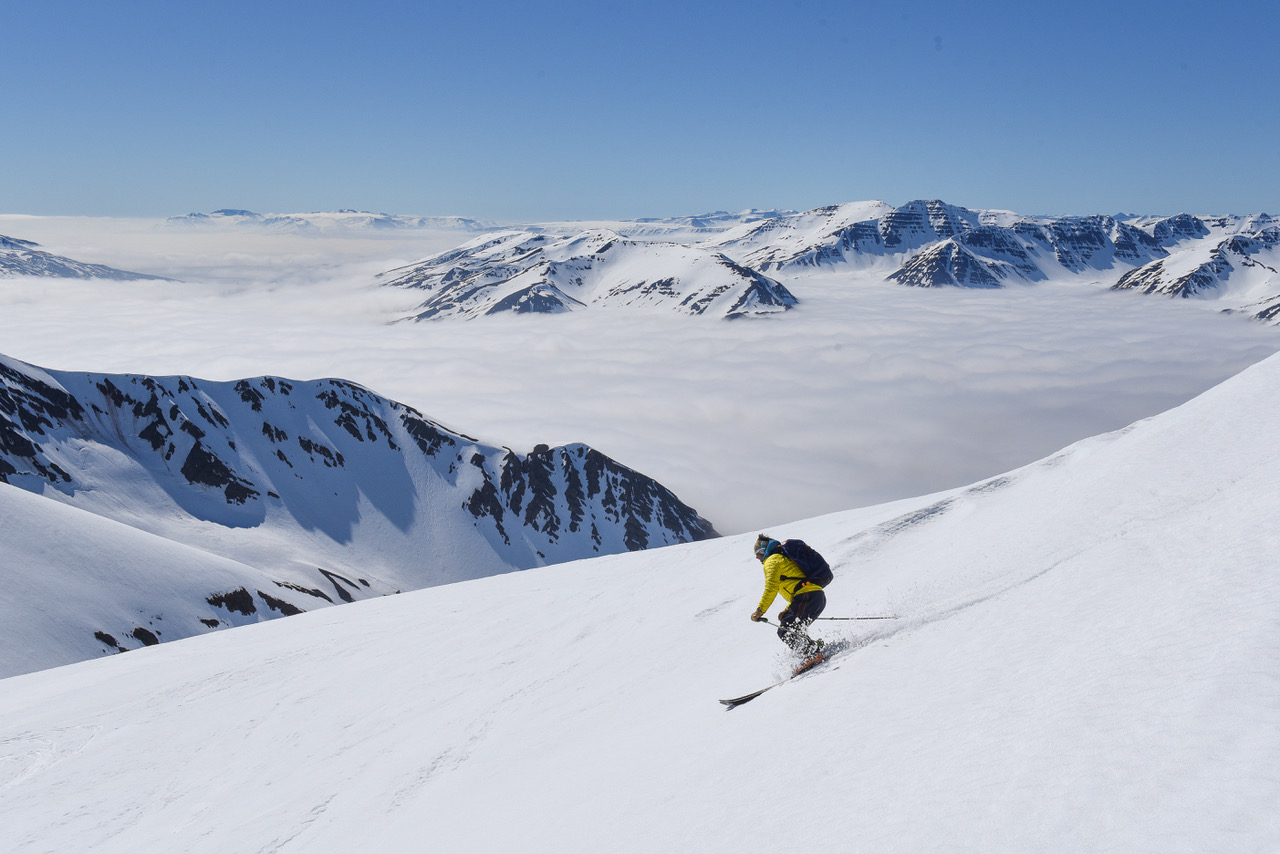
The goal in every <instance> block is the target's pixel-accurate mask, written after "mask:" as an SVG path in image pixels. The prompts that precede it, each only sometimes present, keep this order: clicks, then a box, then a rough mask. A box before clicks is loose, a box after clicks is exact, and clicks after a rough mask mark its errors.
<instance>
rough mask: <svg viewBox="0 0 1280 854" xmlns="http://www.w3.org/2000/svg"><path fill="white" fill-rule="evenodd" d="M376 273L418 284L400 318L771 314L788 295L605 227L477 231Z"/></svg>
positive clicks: (759, 278) (698, 251)
mask: <svg viewBox="0 0 1280 854" xmlns="http://www.w3.org/2000/svg"><path fill="white" fill-rule="evenodd" d="M382 278H384V279H386V281H385V282H383V284H385V285H386V286H388V287H398V288H414V289H421V290H424V291H426V292H427V298H426V299H425V300H424V301H423V302H422V303H421V304H419V306H418V307H417V309H416V310H415V311H414V313H413V314H412V315H410V316H409V318H407V319H412V320H431V319H437V318H446V317H460V318H474V317H482V316H486V315H496V314H503V313H514V314H528V313H537V314H554V313H561V312H566V311H578V310H583V309H612V310H646V309H647V310H660V311H674V312H678V313H681V314H688V315H705V316H709V317H720V318H726V319H734V318H741V317H750V316H760V315H767V314H775V313H778V312H782V311H786V310H787V309H789V308H790V307H791V306H793V305H795V303H796V299H795V297H794V296H792V295H791V293H790V292H789V291H787V289H786V288H784V287H783V286H782V285H781V284H779V283H778V282H776V281H774V280H773V279H770V278H768V277H767V276H764V275H762V274H760V273H758V272H756V271H755V270H752V269H750V268H748V267H746V266H743V265H741V264H738V263H736V262H734V261H732V260H731V259H730V258H728V257H726V256H725V255H724V254H723V253H720V252H716V251H713V250H710V249H707V248H703V247H700V246H689V245H684V244H679V243H667V242H660V241H642V240H635V239H631V238H625V237H622V236H621V235H619V234H617V233H616V232H613V231H610V230H607V229H595V230H590V231H584V232H581V233H579V234H574V235H570V236H567V237H554V236H551V235H547V234H538V233H534V232H527V231H517V232H505V233H501V234H497V235H486V236H484V237H480V238H476V239H475V240H472V241H470V242H468V243H465V244H463V245H462V246H461V247H459V248H457V249H454V250H450V251H448V252H444V253H441V254H439V255H435V256H433V257H430V258H427V259H425V260H423V261H420V262H418V263H416V264H413V265H410V266H408V267H404V268H401V269H398V270H392V271H390V272H388V273H384V274H383V276H382Z"/></svg>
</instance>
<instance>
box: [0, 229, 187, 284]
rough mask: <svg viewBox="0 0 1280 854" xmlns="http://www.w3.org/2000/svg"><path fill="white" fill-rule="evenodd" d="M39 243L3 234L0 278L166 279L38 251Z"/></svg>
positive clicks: (0, 235)
mask: <svg viewBox="0 0 1280 854" xmlns="http://www.w3.org/2000/svg"><path fill="white" fill-rule="evenodd" d="M39 246H40V244H38V243H33V242H32V241H30V240H19V239H18V238H16V237H5V236H4V235H3V234H0V279H12V278H15V277H17V276H34V277H39V278H49V279H116V280H119V281H132V280H138V279H156V280H163V278H164V277H163V276H148V275H146V274H145V273H130V272H129V271H127V270H117V269H115V268H114V267H107V266H105V265H102V264H86V263H84V262H83V261H75V260H72V259H71V258H63V257H62V256H61V255H54V254H52V253H50V252H45V251H44V250H42V249H40V248H39Z"/></svg>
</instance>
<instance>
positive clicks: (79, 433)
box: [0, 357, 716, 672]
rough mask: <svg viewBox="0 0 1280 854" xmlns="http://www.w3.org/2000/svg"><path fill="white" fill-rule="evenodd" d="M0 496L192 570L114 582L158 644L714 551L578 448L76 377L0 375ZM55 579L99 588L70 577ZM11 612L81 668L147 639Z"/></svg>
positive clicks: (305, 403) (315, 386)
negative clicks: (53, 504)
mask: <svg viewBox="0 0 1280 854" xmlns="http://www.w3.org/2000/svg"><path fill="white" fill-rule="evenodd" d="M0 481H3V482H5V483H8V484H10V485H12V486H15V487H20V488H22V489H25V490H28V491H30V492H32V493H36V494H40V495H43V496H45V498H42V499H41V500H46V501H47V500H49V499H56V500H57V501H59V502H61V503H64V504H67V505H70V506H71V507H72V508H77V509H78V510H80V511H89V512H90V513H94V514H97V515H99V516H102V517H105V518H107V519H111V520H115V521H116V522H118V523H122V524H124V525H128V526H131V527H133V528H136V529H138V530H139V531H141V532H146V533H147V534H150V535H154V536H155V537H163V538H166V539H167V540H170V541H172V542H173V543H179V544H183V545H184V547H191V549H192V550H193V549H200V550H203V551H204V552H206V553H208V554H205V555H204V556H203V557H202V558H201V560H198V561H195V562H191V561H189V560H184V561H182V562H181V563H179V564H175V565H165V566H159V567H156V569H157V571H156V572H153V573H151V574H150V575H149V576H147V577H146V578H138V577H136V576H137V573H134V576H135V577H134V578H133V579H132V580H130V581H129V582H128V584H129V585H132V587H133V588H137V587H139V586H140V587H142V588H146V587H150V589H151V590H152V592H153V595H152V597H151V599H149V600H148V602H149V604H148V605H147V606H146V608H147V609H150V610H149V611H148V613H163V614H166V615H169V616H168V617H167V618H166V620H167V621H166V623H165V628H166V629H168V632H167V633H166V634H165V636H164V639H166V640H167V639H171V638H173V637H183V636H186V635H190V634H193V633H195V632H199V631H204V630H207V628H212V627H216V626H218V625H225V624H227V623H228V622H234V621H235V620H236V617H234V616H233V615H234V614H235V613H240V614H241V615H242V616H248V615H251V614H255V613H256V614H260V615H265V616H271V615H277V614H279V613H296V612H297V611H300V610H309V609H311V608H313V607H317V606H319V605H325V604H329V603H331V602H334V601H339V600H347V601H350V600H353V599H360V598H365V597H368V596H376V595H382V594H385V593H388V592H395V591H398V590H405V589H412V588H419V587H424V586H429V585H433V584H442V583H446V582H452V581H458V580H461V579H467V578H476V577H480V576H485V575H491V574H494V573H500V572H506V571H510V570H513V569H524V568H529V567H534V566H541V565H544V564H548V563H554V562H558V561H564V560H571V559H575V558H581V557H587V556H591V555H596V554H609V553H614V552H620V551H627V550H634V549H644V548H650V547H655V546H661V545H667V544H671V543H681V542H688V541H691V540H699V539H704V538H707V537H712V536H715V535H716V534H715V531H714V530H713V529H712V527H711V525H710V524H709V523H708V522H707V521H706V520H705V519H703V518H701V517H700V516H699V515H698V514H697V513H695V512H694V511H693V510H692V509H691V508H689V507H688V506H686V505H684V504H683V503H681V502H680V501H679V499H677V498H676V496H675V495H673V494H672V493H671V492H670V491H669V490H667V489H665V488H664V487H662V486H661V485H660V484H658V483H656V482H654V481H653V480H651V479H650V478H648V477H645V476H644V475H642V474H640V473H638V472H636V471H633V470H631V469H629V468H627V467H625V466H622V465H620V464H619V463H617V462H615V461H614V460H612V459H610V458H608V457H606V456H605V455H603V454H601V453H599V452H598V451H595V450H594V449H592V448H589V447H587V446H585V445H580V444H575V445H568V446H563V447H555V448H552V447H548V446H546V445H539V446H538V447H536V448H534V449H533V450H532V451H530V452H529V453H526V454H518V453H516V452H515V451H512V450H511V449H509V448H501V447H495V446H493V445H489V444H486V443H483V442H480V441H477V440H475V439H472V438H470V437H467V436H464V435H462V434H460V433H457V432H455V431H452V430H449V429H447V428H445V427H443V426H441V425H439V424H436V423H434V422H432V421H430V420H429V419H427V418H425V417H424V416H423V415H422V414H421V413H419V412H417V411H416V410H414V409H412V408H410V407H407V406H404V405H402V404H399V403H396V402H394V401H390V400H387V399H385V398H382V397H379V396H378V395H376V394H374V393H372V392H370V391H369V390H367V389H364V388H361V387H360V386H357V385H354V384H352V383H348V382H344V381H340V380H318V381H309V382H298V381H292V380H284V379H280V378H275V377H259V378H256V379H246V380H241V381H239V382H224V383H216V382H206V381H203V380H197V379H193V378H190V377H148V376H136V375H105V374H78V373H69V372H55V371H44V370H41V369H39V368H35V367H32V366H30V365H26V364H23V363H21V362H17V361H14V360H11V359H7V358H4V357H0ZM10 500H12V499H10ZM68 518H70V517H68ZM69 527H70V526H69ZM77 527H78V526H77ZM68 536H70V532H68ZM138 536H142V535H141V534H139V535H138ZM50 547H52V546H50ZM175 548H176V547H175ZM82 551H83V552H84V553H91V552H92V551H93V547H92V545H91V544H89V543H86V544H85V545H84V547H83V549H82ZM210 555H218V556H220V557H221V558H223V559H222V560H220V561H213V562H214V563H216V564H217V566H218V568H219V569H218V572H216V573H213V574H209V573H207V572H204V571H203V570H202V569H201V567H202V566H206V565H209V564H210V562H211V561H212V560H213V559H212V558H211V557H210ZM232 563H234V564H236V565H237V566H235V567H232V566H231V564H232ZM249 567H252V568H253V569H249ZM233 570H234V571H233ZM48 573H50V574H53V573H54V570H52V569H50V570H48ZM228 573H230V574H228ZM237 573H238V574H237ZM246 573H248V576H249V577H250V579H251V580H245V577H246ZM57 576H58V580H57V582H56V583H58V584H72V583H74V582H73V579H75V578H77V577H79V578H82V579H84V580H85V583H86V584H87V583H90V582H91V581H92V582H93V583H95V584H97V583H99V582H104V574H103V573H102V572H101V571H99V570H97V569H95V568H93V567H84V566H82V565H79V564H77V563H75V562H68V563H67V564H65V565H62V566H61V568H60V569H59V570H58V572H57ZM227 578H232V579H238V580H237V581H236V583H234V584H232V583H231V582H230V581H227V580H225V579H227ZM108 588H109V585H107V587H103V588H102V589H97V588H95V589H96V591H97V592H96V594H95V595H99V596H102V597H106V598H110V597H111V596H112V595H113V594H112V591H111V590H110V589H108ZM131 589H132V588H131ZM215 600H216V601H215ZM131 601H132V600H131ZM24 604H25V605H26V607H28V608H31V609H33V611H34V612H37V613H43V614H44V615H46V617H47V618H48V619H49V621H50V623H49V626H48V627H46V629H44V630H42V632H41V637H42V638H43V639H44V640H45V641H46V642H49V643H51V644H53V643H55V642H54V641H53V640H51V638H54V637H60V636H61V635H60V633H61V632H64V631H65V628H64V627H65V626H67V625H75V626H78V627H79V629H78V630H79V631H81V634H82V635H84V637H81V636H77V637H76V638H74V639H73V640H74V641H75V642H74V643H72V644H71V646H70V647H69V648H70V649H74V650H78V651H79V652H80V653H81V654H80V655H79V656H78V657H83V652H84V641H85V640H86V637H92V636H93V635H94V634H95V633H96V632H101V633H102V634H104V635H106V636H107V638H110V639H114V640H108V639H104V638H101V637H100V638H99V640H100V641H101V645H100V646H99V647H97V648H98V649H102V648H103V647H104V646H105V647H106V648H110V649H114V648H116V647H117V646H120V645H127V644H128V643H133V641H126V638H134V639H136V641H137V642H138V643H145V642H146V640H145V638H139V637H138V635H137V632H135V630H136V629H142V630H144V631H151V630H150V629H148V628H147V626H146V625H144V624H143V623H141V622H138V621H139V620H142V619H143V617H144V616H145V615H144V614H135V615H134V616H132V617H130V618H129V619H128V620H122V621H120V620H118V621H117V622H114V623H111V624H105V623H98V624H93V625H82V623H83V622H84V615H83V614H80V613H75V612H74V611H72V610H68V608H69V607H70V606H69V605H64V604H63V602H62V600H53V601H27V602H25V603H24ZM175 613H182V614H186V615H188V616H190V619H185V618H184V620H181V621H180V620H177V619H176V618H174V616H173V615H174V614H175ZM194 615H198V619H197V617H196V616H194ZM255 619H256V618H255ZM3 631H6V632H7V631H8V627H6V628H4V629H3ZM9 640H12V638H10V639H9ZM55 645H56V644H55ZM68 660H75V659H68V658H64V659H63V662H62V663H65V661H68ZM9 672H12V671H9Z"/></svg>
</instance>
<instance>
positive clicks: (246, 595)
mask: <svg viewBox="0 0 1280 854" xmlns="http://www.w3.org/2000/svg"><path fill="white" fill-rule="evenodd" d="M205 601H206V602H208V603H209V604H210V605H212V606H213V607H215V608H225V609H226V610H228V611H233V612H235V613H237V614H244V615H245V616H246V617H247V616H248V615H250V614H256V613H257V611H258V606H257V605H254V604H253V594H251V593H250V592H249V591H248V590H245V589H244V588H243V587H241V588H239V589H236V590H232V591H231V592H230V593H218V594H215V595H213V596H210V597H208V598H207V599H205Z"/></svg>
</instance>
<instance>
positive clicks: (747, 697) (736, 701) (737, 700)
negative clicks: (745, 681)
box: [720, 643, 845, 709]
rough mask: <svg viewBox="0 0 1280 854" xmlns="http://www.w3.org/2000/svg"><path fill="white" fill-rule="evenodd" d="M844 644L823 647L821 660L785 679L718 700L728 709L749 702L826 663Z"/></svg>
mask: <svg viewBox="0 0 1280 854" xmlns="http://www.w3.org/2000/svg"><path fill="white" fill-rule="evenodd" d="M844 646H845V644H843V643H841V644H835V645H832V646H831V647H829V648H826V649H824V650H823V658H822V661H817V662H814V663H813V664H810V665H809V666H808V667H806V668H804V669H803V670H797V671H796V672H795V673H792V674H791V675H790V676H788V677H787V678H786V679H780V680H778V681H777V682H774V683H773V684H772V685H766V686H765V687H763V688H761V689H760V690H759V691H752V692H751V693H750V694H743V695H742V696H741V697H734V698H733V699H732V700H721V701H720V702H721V703H723V704H724V706H725V707H726V708H729V709H732V708H734V707H735V706H741V705H742V704H743V703H749V702H751V701H752V700H754V699H755V698H756V697H759V696H760V695H761V694H763V693H764V692H765V691H772V690H773V689H774V688H777V687H778V686H779V685H785V684H787V683H788V682H790V681H791V680H792V679H795V678H796V677H798V676H803V675H805V674H806V673H809V672H811V671H813V670H816V669H817V668H819V667H821V666H822V665H823V664H826V663H827V662H828V661H830V660H831V656H832V655H833V654H834V653H835V652H836V650H838V649H843V648H844Z"/></svg>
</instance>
